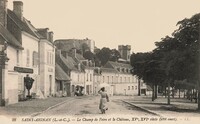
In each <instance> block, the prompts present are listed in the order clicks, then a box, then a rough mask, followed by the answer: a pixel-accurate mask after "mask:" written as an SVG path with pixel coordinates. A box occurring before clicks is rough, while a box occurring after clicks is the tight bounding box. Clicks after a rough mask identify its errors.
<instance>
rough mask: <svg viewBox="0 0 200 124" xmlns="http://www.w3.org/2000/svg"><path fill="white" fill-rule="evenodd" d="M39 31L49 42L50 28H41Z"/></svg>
mask: <svg viewBox="0 0 200 124" xmlns="http://www.w3.org/2000/svg"><path fill="white" fill-rule="evenodd" d="M37 30H38V33H39V34H40V35H42V36H43V37H44V38H45V39H47V40H49V32H48V30H49V28H40V29H37ZM52 33H53V32H52ZM52 35H53V34H52Z"/></svg>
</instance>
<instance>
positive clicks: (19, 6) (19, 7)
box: [13, 1, 23, 21]
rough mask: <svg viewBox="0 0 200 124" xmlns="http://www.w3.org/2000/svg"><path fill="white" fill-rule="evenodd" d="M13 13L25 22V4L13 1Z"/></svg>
mask: <svg viewBox="0 0 200 124" xmlns="http://www.w3.org/2000/svg"><path fill="white" fill-rule="evenodd" d="M13 12H14V13H15V14H16V15H17V16H18V18H19V19H21V20H22V21H23V2H22V1H13Z"/></svg>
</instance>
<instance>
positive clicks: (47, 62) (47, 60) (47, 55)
mask: <svg viewBox="0 0 200 124" xmlns="http://www.w3.org/2000/svg"><path fill="white" fill-rule="evenodd" d="M47 64H49V52H47Z"/></svg>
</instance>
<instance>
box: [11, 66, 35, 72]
mask: <svg viewBox="0 0 200 124" xmlns="http://www.w3.org/2000/svg"><path fill="white" fill-rule="evenodd" d="M14 71H17V72H20V73H33V69H30V68H23V67H14Z"/></svg>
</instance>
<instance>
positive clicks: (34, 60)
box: [32, 51, 38, 67]
mask: <svg viewBox="0 0 200 124" xmlns="http://www.w3.org/2000/svg"><path fill="white" fill-rule="evenodd" d="M32 57H33V59H32V62H33V67H36V66H37V65H38V53H37V52H36V51H34V52H33V55H32Z"/></svg>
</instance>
